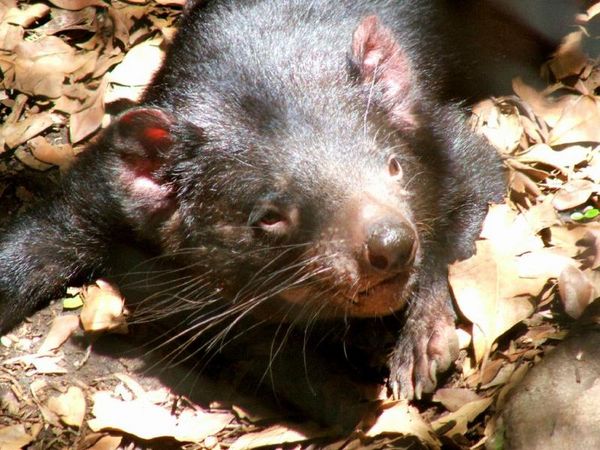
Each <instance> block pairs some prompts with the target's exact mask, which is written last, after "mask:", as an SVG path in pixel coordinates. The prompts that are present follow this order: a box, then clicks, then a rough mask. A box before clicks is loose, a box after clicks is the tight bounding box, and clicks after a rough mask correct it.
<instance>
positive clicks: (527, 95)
mask: <svg viewBox="0 0 600 450" xmlns="http://www.w3.org/2000/svg"><path fill="white" fill-rule="evenodd" d="M512 87H513V90H514V91H515V93H516V94H517V95H518V96H519V97H521V99H523V100H524V101H525V102H526V103H527V104H528V105H529V106H531V109H533V111H534V113H535V115H536V116H538V117H541V118H542V119H543V120H544V122H546V123H547V124H548V125H549V126H551V127H554V126H555V125H556V123H557V122H558V121H559V119H560V118H561V116H562V115H563V111H564V109H565V108H566V107H567V106H568V105H571V104H572V103H575V102H576V101H577V100H578V99H579V96H577V95H563V96H561V97H559V98H558V99H550V98H548V96H547V95H546V93H544V92H538V91H536V90H535V89H534V88H532V87H531V86H527V85H526V84H525V83H524V82H523V80H521V79H520V78H516V79H514V80H513V86H512Z"/></svg>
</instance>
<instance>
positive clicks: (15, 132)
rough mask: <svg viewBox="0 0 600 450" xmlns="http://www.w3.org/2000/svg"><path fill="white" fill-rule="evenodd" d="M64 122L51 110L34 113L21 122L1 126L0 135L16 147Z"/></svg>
mask: <svg viewBox="0 0 600 450" xmlns="http://www.w3.org/2000/svg"><path fill="white" fill-rule="evenodd" d="M62 122H63V119H62V118H61V117H59V116H58V115H56V114H52V113H49V112H43V113H39V114H32V115H30V116H29V117H27V118H25V119H23V120H21V121H19V122H16V123H6V124H3V125H2V126H1V127H0V137H1V138H2V139H3V140H4V142H5V144H6V145H7V146H8V147H9V148H15V147H17V146H18V145H20V144H23V143H25V142H27V141H28V140H29V139H31V138H33V137H34V136H37V135H38V134H40V133H41V132H42V131H44V130H46V129H48V128H50V127H51V126H53V125H56V124H59V123H62Z"/></svg>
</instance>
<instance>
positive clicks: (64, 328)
mask: <svg viewBox="0 0 600 450" xmlns="http://www.w3.org/2000/svg"><path fill="white" fill-rule="evenodd" d="M78 328H79V317H77V316H74V315H72V314H69V315H64V316H58V317H56V318H55V319H54V321H53V322H52V327H51V328H50V331H49V332H48V334H47V335H46V339H44V342H42V345H40V348H39V349H38V353H46V352H49V351H52V350H56V349H57V348H59V347H60V346H61V345H63V344H64V343H65V341H66V340H67V339H69V337H70V336H71V335H72V334H73V332H74V331H75V330H77V329H78Z"/></svg>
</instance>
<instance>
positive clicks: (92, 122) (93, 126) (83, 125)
mask: <svg viewBox="0 0 600 450" xmlns="http://www.w3.org/2000/svg"><path fill="white" fill-rule="evenodd" d="M107 85H108V81H107V79H106V78H105V79H104V80H103V81H102V83H101V84H100V86H99V87H98V90H97V91H96V93H95V97H94V100H93V103H92V104H91V105H90V107H89V108H85V109H82V110H80V111H78V112H77V113H75V114H72V115H71V117H70V118H69V137H70V139H71V142H72V143H73V144H75V143H77V142H79V141H81V140H82V139H85V138H86V137H88V136H89V135H90V134H92V133H93V132H94V131H96V130H97V129H98V128H99V127H100V125H102V119H103V118H104V92H105V91H106V86H107Z"/></svg>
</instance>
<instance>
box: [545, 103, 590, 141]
mask: <svg viewBox="0 0 600 450" xmlns="http://www.w3.org/2000/svg"><path fill="white" fill-rule="evenodd" d="M598 123H600V107H599V105H598V101H597V100H596V98H595V97H593V96H590V95H582V96H580V97H579V98H578V99H577V100H576V101H574V102H573V103H571V104H569V105H567V106H566V107H565V109H564V110H563V112H562V115H561V117H560V119H559V120H558V122H556V124H555V125H554V127H553V129H552V131H550V136H549V137H548V143H549V144H550V145H562V144H571V143H575V142H600V127H598Z"/></svg>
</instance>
